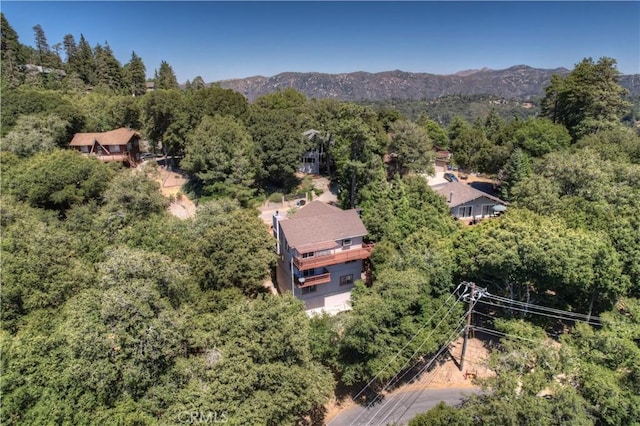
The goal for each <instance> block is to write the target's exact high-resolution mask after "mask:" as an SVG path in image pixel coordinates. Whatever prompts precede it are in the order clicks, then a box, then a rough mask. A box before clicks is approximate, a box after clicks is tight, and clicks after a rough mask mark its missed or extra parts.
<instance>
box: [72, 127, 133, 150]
mask: <svg viewBox="0 0 640 426" xmlns="http://www.w3.org/2000/svg"><path fill="white" fill-rule="evenodd" d="M134 136H138V137H140V135H139V134H138V132H136V131H135V130H131V129H127V128H125V127H121V128H119V129H115V130H110V131H108V132H102V133H76V134H75V135H74V136H73V139H72V140H71V143H70V144H69V146H85V145H89V146H90V145H93V144H94V142H98V143H99V144H100V145H103V146H105V145H107V146H108V145H124V144H126V143H127V142H129V141H130V140H131V138H132V137H134Z"/></svg>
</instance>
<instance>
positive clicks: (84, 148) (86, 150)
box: [80, 146, 89, 152]
mask: <svg viewBox="0 0 640 426" xmlns="http://www.w3.org/2000/svg"><path fill="white" fill-rule="evenodd" d="M80 150H81V151H82V152H89V147H88V146H82V147H80Z"/></svg>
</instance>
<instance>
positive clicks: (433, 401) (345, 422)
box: [327, 388, 479, 426]
mask: <svg viewBox="0 0 640 426" xmlns="http://www.w3.org/2000/svg"><path fill="white" fill-rule="evenodd" d="M478 392H479V390H475V389H468V388H467V389H422V390H415V391H406V392H397V393H394V394H392V395H387V397H386V398H385V399H384V400H382V401H381V402H378V403H376V405H374V406H372V407H371V408H370V409H368V410H367V407H364V406H361V405H354V406H353V407H351V408H349V409H347V410H344V411H342V412H341V413H340V414H338V415H337V416H336V417H334V418H333V419H332V420H331V421H330V422H328V423H327V425H328V426H350V425H353V426H365V425H368V426H384V425H387V424H398V425H406V424H407V423H409V420H411V419H412V418H414V417H415V416H416V414H420V413H424V412H425V411H429V409H430V408H432V407H434V406H436V405H438V403H440V401H444V402H445V403H446V404H448V405H455V404H457V403H459V402H460V399H461V398H462V397H463V396H464V395H468V394H472V393H478ZM394 422H395V423H394Z"/></svg>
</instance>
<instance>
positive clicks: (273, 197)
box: [269, 192, 284, 203]
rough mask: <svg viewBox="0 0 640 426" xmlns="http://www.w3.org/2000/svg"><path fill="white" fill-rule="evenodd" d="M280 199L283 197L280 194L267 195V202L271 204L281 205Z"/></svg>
mask: <svg viewBox="0 0 640 426" xmlns="http://www.w3.org/2000/svg"><path fill="white" fill-rule="evenodd" d="M282 197H284V195H283V194H281V193H280V192H274V193H273V194H271V195H269V201H270V202H272V203H281V202H282Z"/></svg>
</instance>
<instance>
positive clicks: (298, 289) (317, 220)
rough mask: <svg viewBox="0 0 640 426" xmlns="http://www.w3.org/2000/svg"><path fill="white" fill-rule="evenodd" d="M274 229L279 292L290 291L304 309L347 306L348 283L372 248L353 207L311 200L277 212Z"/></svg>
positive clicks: (331, 309) (359, 271)
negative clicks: (291, 211)
mask: <svg viewBox="0 0 640 426" xmlns="http://www.w3.org/2000/svg"><path fill="white" fill-rule="evenodd" d="M273 233H274V236H275V237H276V238H277V244H276V251H277V253H278V255H279V259H278V266H277V282H278V289H279V290H280V292H281V293H284V292H292V293H293V294H294V295H295V296H296V297H297V298H298V299H300V300H302V301H304V302H305V304H306V307H307V310H316V311H319V310H324V311H327V312H339V311H342V310H347V309H349V308H350V305H349V302H350V297H351V289H352V288H353V286H354V283H355V281H356V280H358V279H361V277H362V273H363V260H364V259H368V258H369V256H370V255H371V251H372V250H373V245H372V244H366V243H364V242H363V237H364V236H365V235H366V234H367V230H366V228H365V227H364V224H363V223H362V220H361V219H360V216H359V215H358V212H357V211H356V210H354V209H351V210H342V209H339V208H337V207H334V206H331V205H329V204H325V203H323V202H321V201H313V202H311V203H309V204H308V205H306V206H304V207H302V208H301V209H300V210H298V211H297V212H295V213H294V214H293V215H291V216H290V217H283V216H281V215H279V214H278V212H276V214H275V215H274V216H273Z"/></svg>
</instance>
